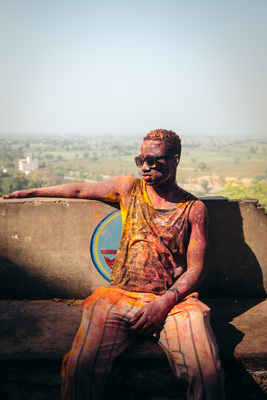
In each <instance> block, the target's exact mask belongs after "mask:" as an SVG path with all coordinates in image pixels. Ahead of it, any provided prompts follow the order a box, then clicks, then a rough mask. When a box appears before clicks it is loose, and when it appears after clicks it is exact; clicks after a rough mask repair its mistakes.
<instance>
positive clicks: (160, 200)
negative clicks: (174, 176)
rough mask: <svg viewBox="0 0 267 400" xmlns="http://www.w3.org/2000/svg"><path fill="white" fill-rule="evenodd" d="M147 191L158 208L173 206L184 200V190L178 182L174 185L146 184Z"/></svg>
mask: <svg viewBox="0 0 267 400" xmlns="http://www.w3.org/2000/svg"><path fill="white" fill-rule="evenodd" d="M146 192H147V196H148V198H149V200H150V202H151V203H152V204H153V205H154V206H155V207H156V208H171V207H172V206H173V205H175V204H177V203H179V202H180V201H181V200H182V191H181V189H180V188H179V186H178V185H177V183H176V182H173V184H172V185H170V184H168V185H161V186H146Z"/></svg>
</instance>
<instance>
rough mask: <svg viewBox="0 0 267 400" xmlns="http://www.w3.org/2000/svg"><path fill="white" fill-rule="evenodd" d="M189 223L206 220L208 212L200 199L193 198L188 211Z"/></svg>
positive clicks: (204, 221)
mask: <svg viewBox="0 0 267 400" xmlns="http://www.w3.org/2000/svg"><path fill="white" fill-rule="evenodd" d="M189 220H190V222H191V223H200V222H201V223H204V224H206V223H207V221H208V212H207V208H206V206H205V204H204V203H203V202H202V201H201V200H198V199H197V200H195V201H194V203H193V204H192V207H191V209H190V213H189Z"/></svg>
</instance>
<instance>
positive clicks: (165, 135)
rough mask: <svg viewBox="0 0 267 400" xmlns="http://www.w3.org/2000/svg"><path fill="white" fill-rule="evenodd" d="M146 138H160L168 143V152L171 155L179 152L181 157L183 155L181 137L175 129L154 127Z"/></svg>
mask: <svg viewBox="0 0 267 400" xmlns="http://www.w3.org/2000/svg"><path fill="white" fill-rule="evenodd" d="M143 140H144V141H145V140H159V141H162V142H164V143H165V144H166V147H167V152H168V153H169V154H170V155H173V156H174V155H175V154H178V155H179V158H180V155H181V150H182V146H181V138H180V136H179V135H177V134H176V133H175V132H173V131H168V130H166V129H154V130H153V131H150V132H149V133H148V134H147V135H146V136H145V137H144V139H143Z"/></svg>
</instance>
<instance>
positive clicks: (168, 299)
mask: <svg viewBox="0 0 267 400" xmlns="http://www.w3.org/2000/svg"><path fill="white" fill-rule="evenodd" d="M189 221H190V223H191V235H190V241H189V245H188V249H187V270H186V272H184V273H183V274H182V275H181V276H180V277H179V278H178V279H177V280H176V282H175V283H174V284H173V286H172V288H173V289H176V290H177V291H178V293H179V295H178V302H179V301H181V300H182V299H183V298H184V297H185V296H187V295H188V294H189V293H192V292H193V291H194V290H195V289H196V287H197V286H198V285H199V284H200V283H201V281H202V279H203V276H204V273H205V270H206V250H207V245H208V237H207V236H208V229H207V228H208V215H207V210H206V207H205V205H204V204H203V203H202V202H200V201H196V202H195V203H194V204H193V206H192V208H191V210H190V214H189ZM176 302H177V298H176V292H175V291H173V290H169V291H167V292H166V293H164V295H162V296H161V297H160V298H158V299H157V300H155V301H153V302H151V303H149V304H147V305H145V306H144V307H142V308H141V309H140V310H139V311H138V312H137V313H136V314H135V316H134V317H133V318H132V319H131V321H130V322H131V323H132V324H133V326H132V327H131V329H132V330H134V331H136V332H138V333H139V334H143V335H149V334H151V333H153V332H154V331H155V330H157V329H158V328H159V327H160V325H161V324H162V322H163V321H164V319H165V318H166V315H167V313H168V312H169V311H170V310H171V309H172V307H173V306H174V305H175V304H176Z"/></svg>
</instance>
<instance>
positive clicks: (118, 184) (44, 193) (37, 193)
mask: <svg viewBox="0 0 267 400" xmlns="http://www.w3.org/2000/svg"><path fill="white" fill-rule="evenodd" d="M134 181H135V179H134V178H132V177H122V176H120V177H116V178H113V179H111V180H109V181H105V182H95V183H67V184H64V185H58V186H50V187H44V188H35V189H28V190H19V191H16V192H13V193H11V194H8V195H5V196H3V199H14V198H23V197H67V198H80V199H92V200H104V201H110V202H117V201H118V202H119V201H123V200H124V199H125V198H126V197H127V196H128V195H129V194H130V193H131V190H132V187H133V184H134Z"/></svg>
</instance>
